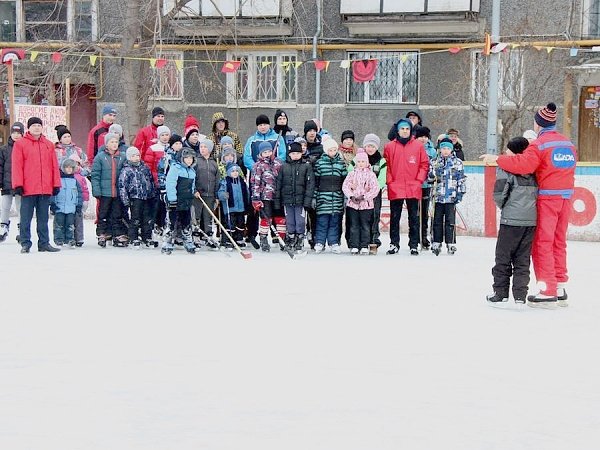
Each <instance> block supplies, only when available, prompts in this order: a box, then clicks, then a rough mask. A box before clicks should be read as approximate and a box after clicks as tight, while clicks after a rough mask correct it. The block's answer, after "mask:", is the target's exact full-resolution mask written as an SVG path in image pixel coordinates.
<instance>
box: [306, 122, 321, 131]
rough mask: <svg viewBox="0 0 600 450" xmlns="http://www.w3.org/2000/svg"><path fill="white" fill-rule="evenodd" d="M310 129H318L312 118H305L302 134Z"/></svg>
mask: <svg viewBox="0 0 600 450" xmlns="http://www.w3.org/2000/svg"><path fill="white" fill-rule="evenodd" d="M310 130H315V131H319V127H318V126H317V124H316V123H315V121H314V120H307V121H306V122H304V134H306V133H308V132H309V131H310Z"/></svg>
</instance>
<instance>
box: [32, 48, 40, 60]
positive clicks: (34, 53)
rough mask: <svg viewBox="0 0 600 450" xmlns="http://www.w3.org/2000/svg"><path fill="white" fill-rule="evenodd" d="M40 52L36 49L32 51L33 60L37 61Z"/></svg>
mask: <svg viewBox="0 0 600 450" xmlns="http://www.w3.org/2000/svg"><path fill="white" fill-rule="evenodd" d="M39 54H40V52H36V51H35V50H34V51H32V52H31V62H33V61H35V59H36V58H37V57H38V55H39Z"/></svg>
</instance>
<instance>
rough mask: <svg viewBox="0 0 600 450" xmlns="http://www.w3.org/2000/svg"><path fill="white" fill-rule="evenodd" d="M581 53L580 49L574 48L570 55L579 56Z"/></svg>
mask: <svg viewBox="0 0 600 450" xmlns="http://www.w3.org/2000/svg"><path fill="white" fill-rule="evenodd" d="M578 52H579V50H578V49H576V48H572V49H571V50H569V55H570V56H577V53H578Z"/></svg>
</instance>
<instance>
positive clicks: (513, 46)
mask: <svg viewBox="0 0 600 450" xmlns="http://www.w3.org/2000/svg"><path fill="white" fill-rule="evenodd" d="M520 46H521V44H510V48H517V47H520Z"/></svg>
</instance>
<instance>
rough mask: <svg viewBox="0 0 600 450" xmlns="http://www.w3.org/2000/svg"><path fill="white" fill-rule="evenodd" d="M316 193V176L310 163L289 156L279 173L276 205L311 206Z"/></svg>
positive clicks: (279, 206) (277, 206) (279, 207)
mask: <svg viewBox="0 0 600 450" xmlns="http://www.w3.org/2000/svg"><path fill="white" fill-rule="evenodd" d="M314 194H315V177H314V174H313V170H312V167H311V165H310V164H309V163H307V162H305V161H302V160H301V159H300V160H298V161H292V159H290V157H289V156H288V159H287V161H286V162H285V163H284V164H283V166H282V167H281V170H280V171H279V174H278V175H277V185H276V190H275V207H276V208H277V209H281V207H282V206H283V205H291V206H304V207H305V208H310V207H311V205H312V200H313V196H314Z"/></svg>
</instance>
